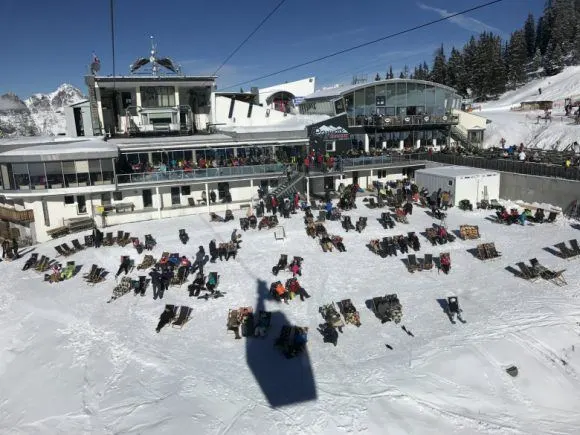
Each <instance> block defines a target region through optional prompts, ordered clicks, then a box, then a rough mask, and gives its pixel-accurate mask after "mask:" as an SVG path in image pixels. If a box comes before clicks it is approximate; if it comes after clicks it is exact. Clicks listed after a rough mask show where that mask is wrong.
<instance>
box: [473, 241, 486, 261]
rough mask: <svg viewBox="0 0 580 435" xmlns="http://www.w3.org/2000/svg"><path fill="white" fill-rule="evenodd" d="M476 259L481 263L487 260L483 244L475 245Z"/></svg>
mask: <svg viewBox="0 0 580 435" xmlns="http://www.w3.org/2000/svg"><path fill="white" fill-rule="evenodd" d="M476 249H477V258H479V259H480V260H482V261H485V260H488V259H489V257H488V255H487V251H486V250H485V244H483V243H482V244H481V245H477V248H476Z"/></svg>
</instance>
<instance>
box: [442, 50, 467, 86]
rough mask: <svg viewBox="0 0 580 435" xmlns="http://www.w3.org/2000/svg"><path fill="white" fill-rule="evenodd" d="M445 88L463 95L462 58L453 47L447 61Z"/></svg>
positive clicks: (463, 74)
mask: <svg viewBox="0 0 580 435" xmlns="http://www.w3.org/2000/svg"><path fill="white" fill-rule="evenodd" d="M445 84H446V85H447V86H451V87H452V88H455V89H457V91H458V92H459V93H461V94H465V90H466V87H467V86H466V84H465V73H464V71H463V57H462V55H461V53H460V52H459V50H457V49H456V48H455V47H453V48H452V49H451V54H449V61H448V62H447V80H446V82H445Z"/></svg>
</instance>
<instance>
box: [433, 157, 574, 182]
mask: <svg viewBox="0 0 580 435" xmlns="http://www.w3.org/2000/svg"><path fill="white" fill-rule="evenodd" d="M426 158H427V159H428V160H431V161H434V162H437V163H445V164H448V165H460V166H471V167H474V168H481V169H489V170H492V171H502V172H512V173H515V174H524V175H535V176H538V177H554V178H562V179H565V180H580V168H577V167H576V168H566V167H564V166H560V165H550V164H546V163H531V162H520V161H519V160H516V159H499V158H494V159H489V158H484V157H473V156H462V155H456V154H444V153H433V154H432V155H431V156H426Z"/></svg>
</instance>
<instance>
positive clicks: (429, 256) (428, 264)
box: [423, 254, 433, 270]
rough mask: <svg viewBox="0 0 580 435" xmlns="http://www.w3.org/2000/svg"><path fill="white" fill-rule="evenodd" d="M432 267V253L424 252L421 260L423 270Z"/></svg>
mask: <svg viewBox="0 0 580 435" xmlns="http://www.w3.org/2000/svg"><path fill="white" fill-rule="evenodd" d="M432 269H433V254H425V259H424V260H423V270H432Z"/></svg>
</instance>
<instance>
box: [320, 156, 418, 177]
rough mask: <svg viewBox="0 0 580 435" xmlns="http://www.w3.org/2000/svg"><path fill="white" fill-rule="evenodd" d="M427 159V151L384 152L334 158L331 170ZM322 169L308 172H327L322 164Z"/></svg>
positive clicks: (410, 163)
mask: <svg viewBox="0 0 580 435" xmlns="http://www.w3.org/2000/svg"><path fill="white" fill-rule="evenodd" d="M426 160H428V159H427V153H413V154H385V155H380V156H361V157H343V158H342V159H336V160H335V162H334V167H333V170H336V171H339V172H342V171H349V170H353V169H356V168H364V167H377V168H381V167H385V168H386V167H389V166H397V165H403V166H413V165H421V164H424V163H425V161H426ZM323 168H324V169H323V170H321V168H319V167H314V168H311V169H310V172H315V173H318V172H328V168H327V167H326V166H325V165H324V166H323Z"/></svg>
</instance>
